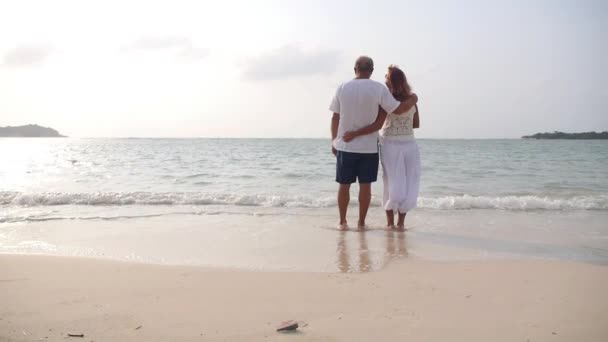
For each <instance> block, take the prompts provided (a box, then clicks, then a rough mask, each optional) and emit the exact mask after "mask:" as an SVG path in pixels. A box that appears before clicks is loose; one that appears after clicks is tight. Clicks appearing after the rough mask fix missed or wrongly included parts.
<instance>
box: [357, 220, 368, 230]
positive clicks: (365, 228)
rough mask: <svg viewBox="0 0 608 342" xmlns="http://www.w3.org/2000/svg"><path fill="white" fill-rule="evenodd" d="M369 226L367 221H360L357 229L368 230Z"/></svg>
mask: <svg viewBox="0 0 608 342" xmlns="http://www.w3.org/2000/svg"><path fill="white" fill-rule="evenodd" d="M367 228H368V227H367V225H366V224H365V223H360V222H359V224H357V230H358V231H360V232H362V231H365V230H367Z"/></svg>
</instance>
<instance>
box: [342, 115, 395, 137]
mask: <svg viewBox="0 0 608 342" xmlns="http://www.w3.org/2000/svg"><path fill="white" fill-rule="evenodd" d="M386 115H387V114H386V112H385V111H384V109H382V108H380V109H378V116H376V121H374V122H373V123H372V124H371V125H367V126H365V127H363V128H360V129H358V130H356V131H350V132H346V133H345V134H344V136H343V137H342V140H344V141H345V142H349V141H351V140H353V139H354V138H356V137H359V136H362V135H367V134H371V133H374V132H375V131H377V130H379V129H380V128H382V125H384V120H386Z"/></svg>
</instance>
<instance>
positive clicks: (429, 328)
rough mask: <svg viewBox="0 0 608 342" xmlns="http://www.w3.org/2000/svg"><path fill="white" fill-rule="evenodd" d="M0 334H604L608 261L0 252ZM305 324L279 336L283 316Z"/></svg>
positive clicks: (134, 337) (353, 337)
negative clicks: (165, 259) (275, 268)
mask: <svg viewBox="0 0 608 342" xmlns="http://www.w3.org/2000/svg"><path fill="white" fill-rule="evenodd" d="M0 271H1V272H0V273H1V274H2V276H1V278H2V279H0V291H1V292H0V293H2V294H1V295H0V302H2V303H3V304H4V305H2V306H1V307H0V341H32V340H39V339H42V340H48V341H56V340H63V339H64V338H66V337H67V334H68V333H76V334H80V333H82V334H84V335H85V336H84V339H83V340H84V341H91V340H93V341H167V340H179V341H200V340H204V341H258V340H267V341H283V340H287V339H294V338H295V339H298V340H306V341H310V340H314V341H368V340H407V339H409V340H416V341H438V340H451V341H490V340H491V341H513V340H517V341H526V340H529V341H573V340H584V341H604V340H606V338H608V328H607V327H606V326H605V324H604V323H605V322H606V319H608V294H606V292H605V288H607V287H608V267H606V266H601V265H592V264H586V263H575V262H566V261H536V260H534V261H533V260H520V261H495V260H488V261H447V262H445V261H442V262H439V261H422V260H398V261H395V262H392V263H390V264H389V265H388V266H387V267H385V268H384V269H383V270H380V271H376V272H369V273H319V272H269V271H248V270H232V269H216V268H205V267H197V266H170V265H150V264H140V263H131V262H122V261H109V260H97V259H88V258H77V257H60V256H33V255H28V256H24V255H8V254H1V255H0ZM290 319H294V320H298V321H300V322H305V323H304V324H303V325H306V326H304V327H301V328H300V329H298V332H297V333H292V334H280V333H277V332H276V331H275V329H274V328H275V326H276V325H277V324H279V323H280V322H281V321H284V320H290Z"/></svg>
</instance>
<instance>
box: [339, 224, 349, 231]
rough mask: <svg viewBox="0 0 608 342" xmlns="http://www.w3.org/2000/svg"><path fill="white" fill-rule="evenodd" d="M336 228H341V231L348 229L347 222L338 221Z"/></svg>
mask: <svg viewBox="0 0 608 342" xmlns="http://www.w3.org/2000/svg"><path fill="white" fill-rule="evenodd" d="M338 230H341V231H345V230H348V223H346V222H344V223H340V224H339V225H338Z"/></svg>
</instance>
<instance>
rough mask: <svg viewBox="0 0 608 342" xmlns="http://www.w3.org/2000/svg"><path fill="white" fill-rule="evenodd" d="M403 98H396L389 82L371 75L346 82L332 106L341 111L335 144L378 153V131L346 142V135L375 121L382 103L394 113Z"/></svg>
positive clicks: (330, 108) (345, 148)
mask: <svg viewBox="0 0 608 342" xmlns="http://www.w3.org/2000/svg"><path fill="white" fill-rule="evenodd" d="M399 104H400V102H399V101H397V100H395V98H394V97H393V95H392V94H391V93H390V92H389V91H388V89H387V88H386V86H385V85H384V84H382V83H380V82H376V81H372V80H370V79H354V80H351V81H348V82H346V83H343V84H342V85H340V86H339V87H338V90H336V95H335V96H334V98H333V100H332V101H331V105H330V106H329V110H331V111H332V112H334V113H339V114H340V124H339V125H338V136H337V137H336V139H335V140H334V141H333V145H334V147H335V148H336V150H338V151H344V152H356V153H377V152H378V132H374V133H372V134H368V135H364V136H360V137H357V138H355V139H353V140H351V141H350V142H344V140H342V136H343V135H344V133H346V132H348V131H354V130H357V129H360V128H363V127H365V126H368V125H371V124H372V123H373V122H374V121H376V117H377V116H378V107H379V106H380V107H382V109H384V110H385V111H386V112H387V113H392V112H393V111H394V110H395V109H397V107H399Z"/></svg>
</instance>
